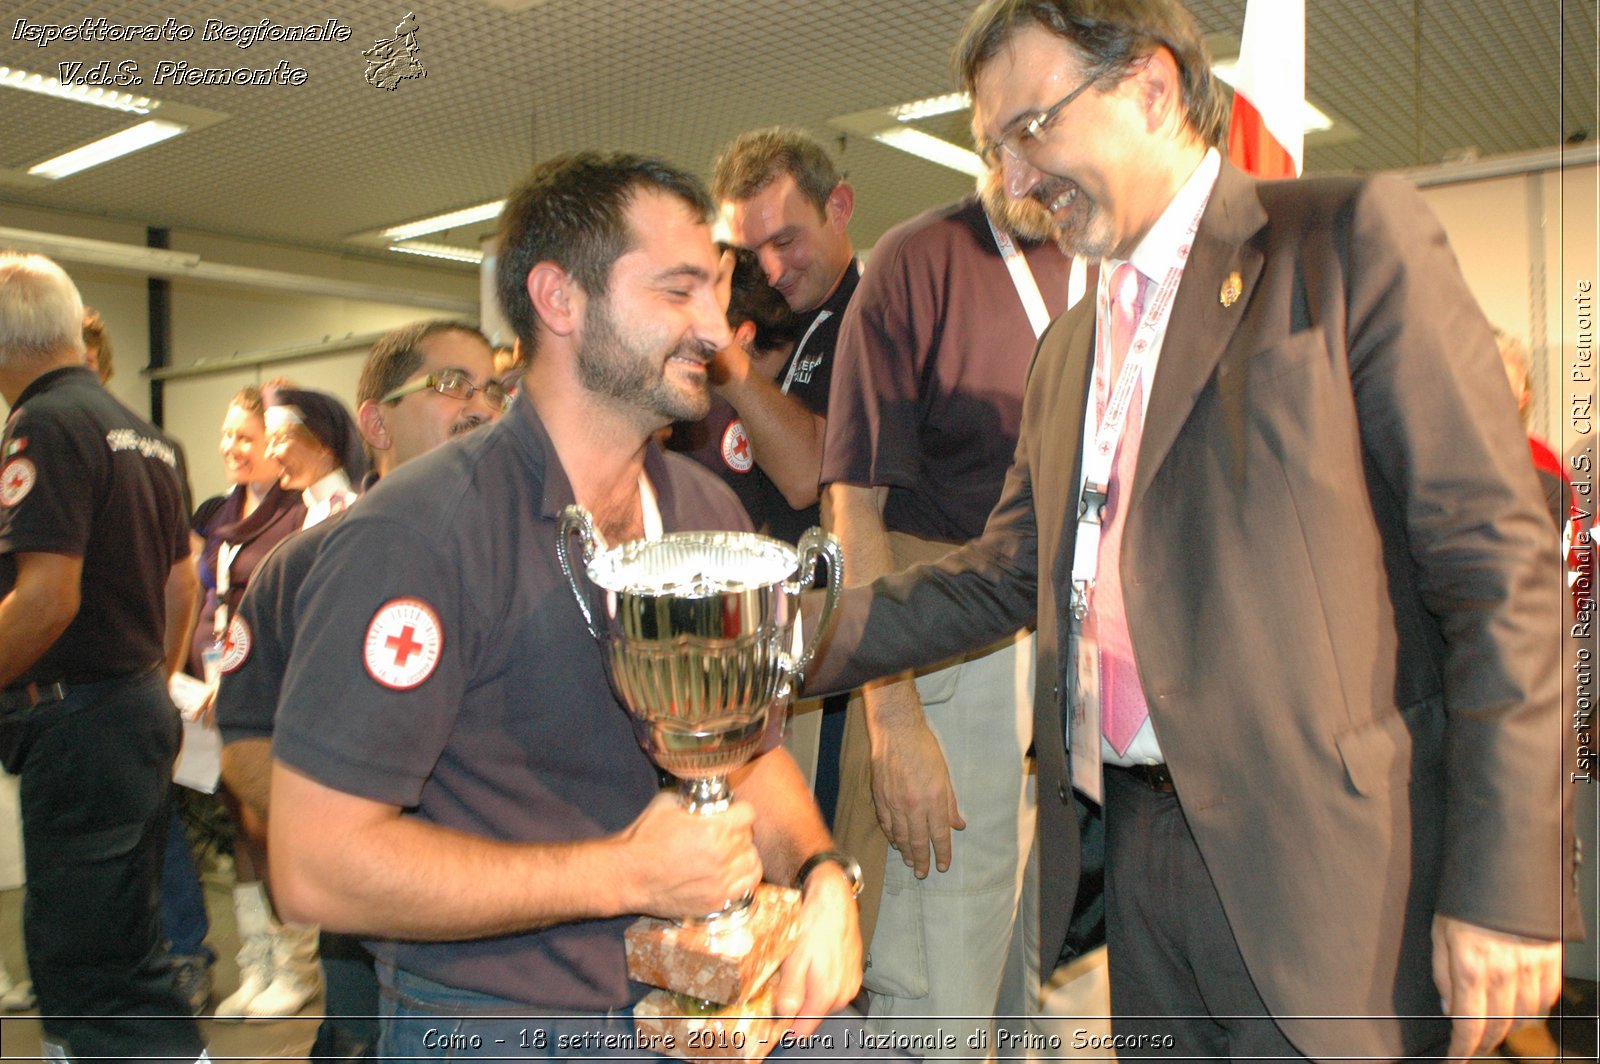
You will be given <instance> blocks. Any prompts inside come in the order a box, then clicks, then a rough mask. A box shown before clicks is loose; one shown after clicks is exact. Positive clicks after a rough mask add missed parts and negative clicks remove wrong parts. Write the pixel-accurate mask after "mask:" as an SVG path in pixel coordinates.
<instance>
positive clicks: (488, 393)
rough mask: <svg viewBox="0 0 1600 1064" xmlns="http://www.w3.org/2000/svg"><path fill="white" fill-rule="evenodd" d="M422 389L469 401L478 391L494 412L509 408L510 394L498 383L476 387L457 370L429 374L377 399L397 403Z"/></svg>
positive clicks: (493, 382)
mask: <svg viewBox="0 0 1600 1064" xmlns="http://www.w3.org/2000/svg"><path fill="white" fill-rule="evenodd" d="M424 388H432V389H433V390H434V391H436V392H438V393H439V394H440V395H447V396H449V397H450V398H452V399H463V400H465V399H471V398H472V397H473V396H474V395H477V394H478V393H479V392H480V391H481V392H483V399H484V401H485V402H486V403H488V404H489V405H490V406H492V407H494V408H495V409H496V410H499V411H501V412H504V411H506V410H508V409H510V407H511V393H510V392H508V391H506V390H505V389H504V388H503V387H501V386H500V382H499V381H490V382H489V383H488V384H484V385H481V386H480V385H477V384H473V383H472V378H471V377H469V376H467V375H466V374H465V373H463V372H461V371H460V370H458V369H447V370H445V371H444V372H443V373H430V374H428V375H427V376H426V377H422V378H419V379H418V380H414V381H410V382H408V383H406V384H402V385H401V386H400V387H398V388H396V389H395V390H394V391H392V392H390V393H389V394H388V395H386V396H384V397H383V398H382V399H379V400H378V402H380V403H394V402H399V401H400V400H401V399H404V398H405V397H406V396H408V395H410V394H411V393H412V392H420V391H422V390H423V389H424Z"/></svg>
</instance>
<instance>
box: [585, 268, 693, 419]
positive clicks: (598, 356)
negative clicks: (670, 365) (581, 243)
mask: <svg viewBox="0 0 1600 1064" xmlns="http://www.w3.org/2000/svg"><path fill="white" fill-rule="evenodd" d="M644 348H645V344H644V343H643V342H642V341H640V340H638V339H637V338H635V337H628V336H624V335H623V333H622V330H621V329H619V328H617V323H616V321H615V319H614V318H613V317H612V314H611V301H610V299H608V298H603V299H591V300H590V301H589V305H588V306H587V307H586V308H585V309H584V312H583V339H582V340H581V341H580V342H579V344H578V351H577V358H578V381H579V383H580V384H582V385H583V387H584V388H585V389H586V390H588V391H589V392H592V393H593V394H595V395H598V396H601V397H603V398H605V399H607V400H610V401H611V402H612V403H613V404H615V405H619V406H627V407H633V408H635V409H637V410H639V411H640V412H642V413H645V414H648V415H650V420H651V421H652V425H651V427H654V425H655V424H659V423H660V421H661V420H662V419H664V420H665V421H667V422H672V421H699V420H700V419H701V418H703V417H705V416H706V414H708V413H710V411H711V391H710V386H709V384H708V383H707V381H706V378H705V377H703V376H702V377H701V378H699V381H698V383H697V384H696V385H695V386H693V387H683V386H679V385H675V384H674V383H673V382H672V381H670V380H668V379H667V372H666V367H667V361H668V360H669V359H671V358H673V357H675V356H677V355H687V356H699V355H702V351H701V348H700V346H699V345H698V344H695V343H693V342H692V341H688V340H685V341H682V342H680V343H678V344H676V345H674V346H673V347H672V349H671V350H669V351H666V352H663V353H662V354H660V355H652V354H651V353H650V352H649V351H647V350H645V349H644Z"/></svg>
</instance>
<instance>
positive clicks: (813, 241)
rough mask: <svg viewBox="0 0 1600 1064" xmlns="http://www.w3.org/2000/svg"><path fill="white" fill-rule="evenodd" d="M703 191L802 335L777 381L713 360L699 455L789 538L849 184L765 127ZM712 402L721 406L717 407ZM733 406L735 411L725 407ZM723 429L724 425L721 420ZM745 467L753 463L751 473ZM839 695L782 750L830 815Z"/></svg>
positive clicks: (805, 462) (812, 466) (736, 144)
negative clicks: (711, 431)
mask: <svg viewBox="0 0 1600 1064" xmlns="http://www.w3.org/2000/svg"><path fill="white" fill-rule="evenodd" d="M711 193H712V196H713V197H714V198H715V199H716V201H717V205H718V209H719V210H720V212H721V220H722V223H723V224H724V225H725V226H726V227H727V230H728V239H729V240H730V241H731V242H732V243H733V244H734V245H735V246H736V247H740V248H744V249H746V250H748V251H751V252H753V253H754V254H755V256H756V259H757V261H758V262H759V263H760V265H761V269H762V270H763V271H764V272H765V273H766V277H767V283H768V284H770V285H771V286H772V287H773V288H776V289H777V290H778V293H779V294H780V295H782V296H783V298H784V300H785V302H787V303H788V304H789V309H790V310H792V311H794V312H795V314H796V315H798V316H799V317H800V329H801V331H800V339H799V342H797V343H796V344H795V347H794V352H793V353H792V354H791V355H790V356H789V359H788V362H787V363H786V364H785V365H784V367H783V369H782V370H780V371H779V372H778V374H777V376H776V377H775V378H771V379H769V378H768V377H767V375H766V374H764V373H760V372H752V370H751V361H750V360H749V359H740V358H739V357H738V352H737V350H734V351H729V352H726V353H725V354H724V356H723V357H722V358H721V359H720V360H719V362H720V363H721V365H720V367H719V368H720V369H721V370H722V373H721V374H720V375H721V376H722V378H723V379H722V380H721V381H720V383H718V384H717V397H718V399H720V400H723V401H724V403H725V404H726V405H722V406H721V408H720V409H719V408H718V407H717V406H714V407H713V409H712V411H711V414H710V417H709V418H708V419H707V420H708V421H709V422H710V423H711V424H712V425H714V426H718V429H717V432H716V434H715V436H714V437H713V440H714V441H715V442H716V443H717V444H718V445H719V446H717V447H716V448H715V449H713V450H712V453H711V454H709V455H707V454H705V450H704V449H702V451H701V454H700V458H701V460H702V461H704V462H707V464H709V465H711V467H712V468H714V469H715V468H717V467H718V466H719V465H720V466H722V468H723V469H724V470H726V472H723V477H724V478H725V479H727V480H729V481H730V482H731V483H733V484H734V490H735V491H737V492H738V493H739V498H740V500H741V501H743V502H744V504H745V506H746V508H747V509H749V511H750V516H751V517H752V518H753V519H754V520H755V521H756V523H757V524H758V525H761V526H763V527H766V528H770V529H771V530H772V531H771V534H772V535H774V536H777V537H778V538H780V539H787V540H789V541H790V542H794V541H795V539H796V538H798V536H799V535H800V534H801V533H803V532H804V531H805V530H806V529H808V528H810V527H811V526H813V525H816V524H820V523H821V510H820V508H819V506H818V492H819V488H818V473H819V472H820V470H821V468H822V443H823V438H824V435H825V433H826V431H827V428H826V418H827V414H828V392H829V388H830V386H831V382H832V379H833V361H834V359H833V349H834V345H835V342H836V341H837V340H838V337H839V323H840V322H841V321H842V320H843V319H844V312H845V308H846V307H847V306H849V304H850V299H851V297H852V296H854V295H855V291H856V284H857V282H858V281H860V279H861V265H860V263H858V262H857V261H856V257H855V254H856V253H855V247H854V245H852V244H851V242H850V228H849V227H850V216H851V214H852V213H854V211H855V203H856V197H855V190H854V189H852V188H851V187H850V183H849V182H848V181H846V180H844V178H843V176H842V175H840V173H839V169H838V167H836V166H835V165H834V163H833V159H832V158H830V157H829V155H828V152H827V149H825V148H824V147H823V146H822V145H821V144H819V143H818V142H817V140H816V138H814V137H812V136H811V135H810V134H809V133H807V132H805V131H804V130H802V129H795V128H792V127H788V126H773V127H771V128H768V129H756V130H751V131H750V132H748V133H742V134H740V135H739V136H738V137H736V138H734V140H733V141H732V143H730V144H729V145H728V146H727V147H726V148H724V149H723V150H722V154H720V155H718V156H717V161H716V163H715V164H714V166H713V168H712V177H711ZM719 405H720V404H719ZM730 406H731V407H732V413H731V414H730V413H729V412H728V411H727V407H730ZM723 426H725V427H723ZM752 463H753V465H754V468H751V466H752ZM844 707H845V699H844V697H843V696H839V697H837V698H833V699H829V700H828V701H827V703H826V709H827V712H826V713H823V712H820V711H819V703H818V701H816V700H811V701H809V702H804V703H801V704H799V705H797V706H796V707H795V712H794V715H793V718H792V720H791V726H792V727H791V733H790V740H789V741H790V748H791V749H793V750H794V751H795V754H796V757H797V758H798V759H799V760H800V762H801V764H802V765H803V766H805V767H807V768H810V766H811V764H812V761H813V760H814V761H815V765H816V768H815V771H814V776H815V781H816V783H815V790H816V794H817V801H818V802H819V803H820V804H821V806H822V809H823V812H824V814H825V815H827V816H828V817H830V818H831V817H832V816H833V811H834V804H835V800H836V798H837V795H838V793H839V747H840V744H841V743H842V741H843V737H844Z"/></svg>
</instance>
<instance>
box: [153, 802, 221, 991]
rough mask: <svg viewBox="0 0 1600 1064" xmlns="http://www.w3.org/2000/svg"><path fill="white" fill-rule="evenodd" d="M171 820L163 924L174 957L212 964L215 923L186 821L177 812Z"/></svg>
mask: <svg viewBox="0 0 1600 1064" xmlns="http://www.w3.org/2000/svg"><path fill="white" fill-rule="evenodd" d="M173 786H177V784H173ZM167 819H168V821H169V822H170V825H171V826H170V827H169V828H168V829H167V847H166V850H165V852H164V854H163V857H162V868H161V924H162V926H163V927H164V928H165V929H166V933H167V939H168V941H170V942H171V943H172V952H173V953H176V954H178V955H179V956H180V957H204V958H205V959H206V963H208V964H209V963H210V962H212V961H214V960H216V959H217V958H216V954H214V953H212V952H211V947H209V946H207V945H206V934H207V933H208V932H209V931H210V930H211V920H210V918H209V917H208V916H206V898H205V892H204V891H203V889H202V888H201V886H200V873H199V871H198V870H197V869H196V868H195V865H194V851H193V850H191V849H190V848H189V835H188V833H187V832H186V831H184V830H183V818H182V817H180V816H178V814H177V811H176V810H174V811H173V812H172V814H171V815H170V816H169V817H168V818H167Z"/></svg>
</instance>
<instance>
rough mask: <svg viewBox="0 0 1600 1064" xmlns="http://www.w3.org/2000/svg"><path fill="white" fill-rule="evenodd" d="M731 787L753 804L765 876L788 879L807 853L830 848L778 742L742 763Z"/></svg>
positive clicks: (818, 814) (794, 768)
mask: <svg viewBox="0 0 1600 1064" xmlns="http://www.w3.org/2000/svg"><path fill="white" fill-rule="evenodd" d="M733 790H734V796H735V797H737V798H738V799H739V800H741V801H746V802H749V803H750V804H751V805H753V806H755V808H756V849H758V850H760V851H761V865H762V868H763V870H764V878H766V879H767V880H768V881H769V882H773V883H779V884H783V885H788V884H789V883H790V882H791V881H792V880H793V879H794V875H795V873H796V872H798V871H799V870H800V866H801V865H802V864H804V863H805V861H806V859H807V858H809V857H810V856H811V855H812V854H815V853H820V852H821V851H823V850H828V849H832V848H833V836H832V835H830V834H829V832H828V826H827V824H825V823H824V822H823V819H822V813H821V811H820V810H818V808H817V802H816V799H815V798H813V797H812V796H811V791H810V789H809V788H808V787H807V786H806V781H805V777H804V776H802V775H801V773H800V769H799V767H798V766H797V765H796V764H795V763H794V758H793V757H791V756H789V752H788V751H787V750H785V749H783V748H782V747H779V748H777V749H776V750H771V751H768V752H767V753H765V754H762V755H761V756H760V757H758V758H756V759H755V760H753V761H751V762H750V763H749V764H747V765H745V766H743V768H741V769H740V771H739V772H738V773H736V774H735V775H734V778H733Z"/></svg>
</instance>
